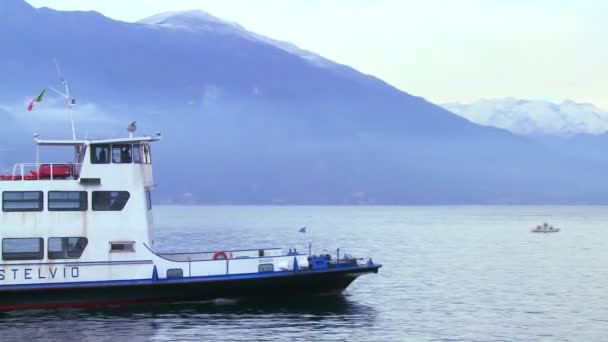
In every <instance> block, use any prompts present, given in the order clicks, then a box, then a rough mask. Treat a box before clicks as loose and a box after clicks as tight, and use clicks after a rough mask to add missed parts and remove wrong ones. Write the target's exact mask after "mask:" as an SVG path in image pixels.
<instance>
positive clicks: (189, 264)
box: [188, 256, 192, 277]
mask: <svg viewBox="0 0 608 342" xmlns="http://www.w3.org/2000/svg"><path fill="white" fill-rule="evenodd" d="M188 277H192V262H191V261H190V256H188Z"/></svg>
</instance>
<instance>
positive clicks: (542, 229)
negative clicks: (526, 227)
mask: <svg viewBox="0 0 608 342" xmlns="http://www.w3.org/2000/svg"><path fill="white" fill-rule="evenodd" d="M557 232H559V228H555V227H553V226H552V225H549V224H547V223H546V222H545V223H543V224H542V225H541V226H536V228H534V229H532V233H557Z"/></svg>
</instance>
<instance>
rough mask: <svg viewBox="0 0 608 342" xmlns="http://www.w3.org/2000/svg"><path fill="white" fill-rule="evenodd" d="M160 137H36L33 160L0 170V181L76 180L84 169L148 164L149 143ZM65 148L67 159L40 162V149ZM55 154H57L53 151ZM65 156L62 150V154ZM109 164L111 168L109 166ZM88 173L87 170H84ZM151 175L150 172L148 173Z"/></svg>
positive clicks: (149, 161)
mask: <svg viewBox="0 0 608 342" xmlns="http://www.w3.org/2000/svg"><path fill="white" fill-rule="evenodd" d="M158 140H160V134H157V135H155V136H151V137H150V136H145V137H128V138H118V139H101V140H44V139H38V138H36V139H35V140H34V142H35V144H36V161H35V162H34V163H16V164H14V166H13V168H12V169H9V170H5V171H2V172H0V181H36V180H79V179H80V178H81V177H82V174H83V172H84V170H87V171H90V172H93V173H95V174H98V176H97V177H99V174H100V173H101V174H103V173H108V172H112V171H114V167H118V168H120V167H125V166H127V165H133V164H141V165H151V164H152V156H151V148H150V143H151V142H154V141H158ZM43 147H44V148H47V147H50V148H53V149H54V150H55V152H56V150H57V149H59V148H62V147H63V148H68V149H69V150H70V151H69V153H70V154H72V155H73V156H72V158H73V159H72V161H70V162H41V156H40V153H41V148H43ZM54 154H57V153H54ZM63 155H65V153H64V154H63ZM108 167H112V168H108ZM86 173H89V172H86ZM150 176H151V175H150Z"/></svg>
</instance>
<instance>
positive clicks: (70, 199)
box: [47, 191, 88, 211]
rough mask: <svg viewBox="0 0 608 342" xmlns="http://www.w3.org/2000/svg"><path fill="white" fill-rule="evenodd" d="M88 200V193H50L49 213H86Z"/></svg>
mask: <svg viewBox="0 0 608 342" xmlns="http://www.w3.org/2000/svg"><path fill="white" fill-rule="evenodd" d="M87 198H88V196H87V192H86V191H49V195H48V199H47V201H48V207H49V211H86V210H87V209H88V204H87Z"/></svg>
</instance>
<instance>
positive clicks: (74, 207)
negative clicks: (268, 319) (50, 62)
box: [0, 125, 382, 310]
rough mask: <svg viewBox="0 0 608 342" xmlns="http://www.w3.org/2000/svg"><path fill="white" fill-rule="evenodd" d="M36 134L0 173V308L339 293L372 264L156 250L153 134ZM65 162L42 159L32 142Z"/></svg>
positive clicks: (289, 254)
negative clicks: (29, 154) (27, 155)
mask: <svg viewBox="0 0 608 342" xmlns="http://www.w3.org/2000/svg"><path fill="white" fill-rule="evenodd" d="M131 128H132V129H131V130H130V132H131V134H130V135H129V136H128V137H125V138H117V139H103V140H89V139H85V140H44V139H40V138H39V137H38V136H35V139H34V142H35V145H36V148H37V151H38V152H37V156H36V162H34V163H29V164H28V163H17V164H15V165H14V167H13V168H12V170H9V171H8V172H6V173H5V174H2V175H0V191H1V192H2V212H0V238H1V239H2V245H1V246H0V247H1V251H0V252H1V254H2V266H1V267H0V310H14V309H30V308H53V307H83V306H104V305H123V304H134V303H154V302H192V301H205V300H212V299H216V298H241V297H257V296H264V297H266V296H302V295H311V294H338V293H341V292H342V291H343V290H344V289H345V288H346V287H347V286H349V284H350V283H351V282H352V281H354V280H355V279H356V278H357V277H358V276H360V275H362V274H366V273H377V272H378V270H379V268H380V267H382V265H380V264H376V263H374V262H373V261H372V260H371V259H369V260H367V261H366V262H364V261H361V260H357V259H355V258H352V257H350V256H346V255H340V251H339V250H338V253H337V255H335V256H333V257H332V256H330V255H320V256H315V255H311V254H310V253H308V254H303V253H299V252H297V251H296V250H295V249H289V250H288V251H286V250H284V249H280V248H270V249H252V250H220V251H211V252H201V253H159V252H158V251H156V250H155V248H154V245H153V242H152V239H151V236H150V230H151V227H152V225H153V216H152V201H151V194H152V191H153V189H154V188H155V182H154V178H153V174H152V158H151V145H152V143H154V142H156V141H159V140H160V138H161V137H160V133H156V134H155V135H153V136H141V137H135V136H134V134H133V132H134V130H135V129H134V125H133V126H132V127H131ZM41 147H44V148H53V149H60V148H63V149H68V150H67V151H68V154H69V155H72V153H73V155H74V160H73V162H70V163H41V162H40V148H41Z"/></svg>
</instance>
